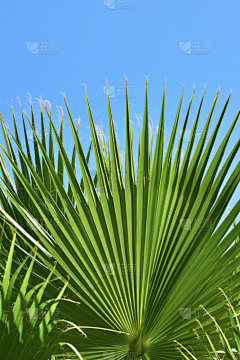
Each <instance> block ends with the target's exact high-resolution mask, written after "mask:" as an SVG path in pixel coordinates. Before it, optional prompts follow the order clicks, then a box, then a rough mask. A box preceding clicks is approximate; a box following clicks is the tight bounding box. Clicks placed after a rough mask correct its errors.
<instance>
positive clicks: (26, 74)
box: [0, 0, 240, 203]
mask: <svg viewBox="0 0 240 360" xmlns="http://www.w3.org/2000/svg"><path fill="white" fill-rule="evenodd" d="M114 7H115V9H114ZM238 9H239V2H238V1H235V0H231V1H227V0H224V1H218V2H216V1H205V0H202V1H196V0H195V1H184V2H179V1H165V2H163V1H156V0H155V1H140V0H136V1H117V0H116V1H115V3H114V1H113V0H104V1H103V0H98V1H97V0H95V1H93V0H88V1H72V0H70V1H62V0H60V1H48V2H47V1H41V2H36V1H28V0H25V1H21V2H20V1H10V2H4V3H2V5H1V14H0V48H1V59H0V84H1V86H0V111H1V112H2V114H3V117H4V119H5V121H6V122H8V123H9V124H10V127H11V122H10V121H11V108H10V102H11V100H12V102H13V106H14V109H15V112H16V115H17V118H18V120H19V129H20V133H21V131H22V130H21V121H20V120H21V118H20V113H19V105H18V100H17V99H18V98H20V100H21V103H22V105H23V108H24V109H26V110H27V111H28V109H29V98H28V94H30V95H31V97H32V99H33V104H34V108H35V109H36V112H38V101H37V100H36V99H37V98H40V97H42V98H43V100H50V102H51V104H52V111H53V115H54V120H55V122H56V124H57V122H58V118H57V106H63V96H62V94H61V92H64V93H65V94H66V98H67V101H68V104H69V107H70V110H71V113H72V116H73V118H74V119H77V118H78V117H80V118H81V128H80V131H81V137H82V141H83V145H84V149H85V150H86V149H87V146H88V144H89V137H90V130H89V127H88V118H87V112H86V103H85V97H84V86H83V85H81V83H83V84H87V92H88V96H89V101H90V105H91V107H92V112H93V116H94V121H95V122H96V123H97V124H101V123H103V130H104V132H105V133H106V135H107V133H108V129H107V107H106V96H105V94H104V85H105V80H104V78H107V79H108V83H109V86H112V87H113V88H112V91H113V93H112V99H111V104H112V110H113V117H114V120H115V122H116V124H117V126H118V131H119V139H120V147H121V150H122V151H124V116H125V101H124V90H122V89H123V88H122V87H123V86H124V84H125V77H124V75H126V76H127V77H128V83H129V87H131V95H132V97H131V99H130V114H131V120H132V121H133V123H134V131H136V136H135V141H134V144H135V146H134V148H135V154H136V150H137V141H138V139H137V134H138V126H137V117H136V115H137V116H141V115H142V112H143V101H144V91H145V77H144V75H150V76H149V107H150V111H149V116H150V117H151V119H152V121H153V125H154V127H155V132H156V126H157V125H158V121H159V112H160V108H161V97H162V91H163V86H164V80H165V79H168V82H167V89H166V131H167V133H168V134H169V132H170V131H171V128H172V124H173V123H172V120H173V119H174V117H175V113H176V109H177V104H178V101H179V96H180V93H181V89H182V84H183V83H184V84H186V88H185V94H184V102H183V108H182V115H181V120H180V125H182V124H183V121H184V113H185V112H186V109H187V106H188V103H189V100H190V97H191V93H192V86H193V84H195V86H196V93H195V99H194V103H193V107H192V113H191V116H190V121H189V125H188V129H189V130H190V129H191V125H192V124H193V121H194V117H195V115H196V112H197V109H198V105H199V102H200V99H201V96H202V93H203V90H204V86H205V84H206V85H207V91H206V96H205V100H204V105H203V111H202V115H201V119H200V124H199V129H202V128H203V125H204V123H205V120H206V116H207V114H208V111H209V110H210V106H211V104H212V102H213V99H214V97H215V95H216V92H217V89H218V87H219V86H220V87H221V91H220V96H219V101H218V103H217V106H216V110H215V115H214V117H213V120H212V125H211V129H212V128H213V126H214V124H215V123H216V121H217V118H218V116H219V114H220V111H221V110H222V107H223V104H224V102H225V100H226V99H227V96H228V95H229V93H230V89H232V90H233V93H232V98H231V101H230V105H229V108H228V110H227V112H226V115H225V118H224V121H223V124H222V127H221V130H220V132H219V140H218V142H217V143H216V144H217V145H218V144H219V143H220V141H221V140H222V138H223V136H224V135H225V134H226V131H227V129H228V127H229V125H230V123H231V122H232V120H233V118H234V115H235V114H236V113H237V111H238V109H239V107H240V87H239V83H240V63H239V58H240V44H239V33H240V21H239V11H238ZM186 42H187V43H188V44H183V43H186ZM31 43H35V44H31ZM36 43H38V44H36ZM189 43H191V44H189ZM180 47H181V49H180ZM190 52H191V54H190ZM143 74H144V75H143ZM114 96H115V97H114ZM135 114H136V115H135ZM64 119H65V135H64V140H65V143H66V144H67V146H69V151H70V149H71V141H70V136H69V134H70V133H69V127H68V122H67V116H66V111H65V108H64ZM76 122H77V120H76ZM150 123H151V120H150ZM180 129H181V127H180V128H179V130H180ZM239 133H240V125H239V124H238V125H237V126H236V128H235V132H234V134H233V135H232V139H231V143H230V145H229V147H228V151H227V154H228V153H229V150H230V149H231V148H232V146H233V144H234V143H235V142H236V140H237V138H238V137H239ZM166 135H167V134H166ZM0 140H1V142H2V140H3V139H2V137H1V138H0ZM237 158H238V160H235V163H234V164H235V165H236V162H237V161H239V155H238V157H237ZM136 160H137V159H136ZM92 164H93V162H92ZM92 166H94V165H92ZM239 193H240V191H239V188H238V190H237V191H236V197H237V198H239ZM236 197H235V201H236ZM235 201H233V203H234V202H235Z"/></svg>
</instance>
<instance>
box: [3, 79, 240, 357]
mask: <svg viewBox="0 0 240 360" xmlns="http://www.w3.org/2000/svg"><path fill="white" fill-rule="evenodd" d="M126 93H127V88H126ZM218 95H219V92H218V93H217V95H216V97H215V99H214V102H213V105H212V108H211V109H210V112H209V116H208V118H207V121H206V124H205V127H204V131H203V134H204V135H203V136H201V138H200V139H199V141H198V143H197V146H196V148H195V150H194V152H193V149H194V140H195V134H196V129H197V126H198V122H199V118H200V114H201V107H202V103H203V101H204V97H205V92H204V95H203V97H202V99H201V103H200V106H199V110H198V113H197V116H196V119H195V122H194V125H193V129H192V133H191V136H190V140H189V143H188V146H187V149H186V152H185V155H184V158H183V160H182V162H181V153H182V145H183V137H184V131H185V130H186V127H187V123H188V119H189V115H190V111H191V106H192V103H193V100H194V93H193V95H192V98H191V101H190V104H189V107H188V111H187V114H186V117H185V121H184V125H183V131H182V133H181V136H180V140H179V142H178V147H177V151H176V154H175V156H174V154H173V147H174V143H175V141H176V134H177V129H178V122H179V117H180V112H181V105H182V101H183V91H182V93H181V96H180V100H179V104H178V108H177V113H176V117H175V122H174V125H173V129H172V133H171V136H170V141H169V144H168V148H167V151H166V154H165V156H164V117H165V88H164V92H163V100H162V110H161V115H160V123H159V127H158V133H157V139H156V146H155V149H154V152H153V155H152V151H153V149H152V136H151V140H150V146H149V133H148V126H149V125H148V87H147V86H146V91H145V105H144V116H143V123H142V127H141V129H140V138H139V152H138V169H137V176H136V175H135V171H134V156H133V135H132V132H131V127H130V112H129V103H128V95H127V96H126V127H125V172H123V166H122V161H121V157H120V150H119V144H118V139H117V134H116V131H115V127H114V123H113V118H112V112H111V106H110V99H109V96H108V97H107V107H108V123H109V144H108V146H107V145H106V141H105V138H104V136H103V135H102V134H98V132H97V130H96V127H95V125H94V121H93V117H92V113H91V109H90V105H89V101H88V97H87V94H86V102H87V110H88V115H89V122H90V129H91V136H92V148H93V151H94V157H95V165H96V170H97V174H96V176H95V178H93V177H92V174H91V170H90V168H89V165H88V160H89V154H88V156H87V157H85V155H84V152H83V148H82V144H81V141H80V139H79V137H78V129H76V128H75V126H74V123H73V120H72V117H71V114H70V111H69V108H68V106H67V102H66V99H65V97H64V100H65V104H66V110H67V114H68V118H69V122H70V126H71V131H72V136H73V140H74V149H73V153H72V159H69V158H68V156H67V153H66V149H65V148H64V145H63V132H62V129H61V128H60V133H58V131H57V129H56V127H55V125H54V123H53V121H52V116H51V111H50V109H49V110H48V109H47V107H45V108H46V112H47V115H48V118H49V127H50V133H51V134H52V135H51V136H50V140H49V152H48V153H47V147H46V143H45V141H41V139H39V137H38V136H37V133H36V131H35V125H34V120H33V119H34V114H33V110H32V121H29V125H30V126H31V128H32V131H33V133H34V139H35V141H34V144H35V146H34V154H35V159H36V160H35V162H36V164H33V162H32V160H31V157H30V154H29V152H27V154H25V153H24V151H23V149H22V147H21V145H20V142H19V138H18V137H17V136H16V134H15V136H14V135H13V134H11V133H10V134H11V136H12V139H13V140H10V136H9V135H8V132H7V131H5V139H6V140H5V142H6V150H5V149H4V148H3V147H2V151H3V153H4V155H5V156H6V158H7V160H8V161H9V163H10V165H11V167H12V169H13V172H14V177H15V178H14V179H15V183H16V189H15V188H14V186H13V185H12V181H11V178H10V176H9V174H8V172H7V170H6V165H5V163H4V160H3V157H1V158H0V164H1V172H2V185H0V187H1V193H0V200H1V204H2V209H0V210H1V212H2V213H3V214H4V216H5V217H6V223H7V224H6V225H7V229H8V231H10V232H11V231H13V229H12V226H13V225H11V224H14V226H16V227H17V228H18V229H19V234H21V241H22V242H23V243H24V244H27V245H28V246H31V247H33V246H34V241H35V242H36V241H39V242H40V246H41V247H40V246H39V252H38V255H37V257H38V259H39V261H40V262H41V263H42V264H44V265H45V266H46V267H48V268H52V266H53V261H54V260H56V261H57V262H58V268H57V269H56V270H55V274H56V275H57V276H58V277H59V278H61V279H62V281H63V282H65V281H66V275H65V274H66V273H68V274H69V276H70V277H71V283H69V285H68V290H69V294H70V296H71V297H72V299H73V300H74V301H80V302H81V306H80V307H79V311H77V312H74V311H72V309H71V307H69V306H67V305H63V307H64V311H65V316H66V319H67V320H68V321H71V322H74V323H77V324H78V325H81V328H82V327H84V326H89V327H90V328H89V330H88V338H87V339H84V338H82V337H79V336H78V335H75V333H74V334H73V333H72V332H68V333H66V334H65V337H64V341H66V342H68V343H71V344H73V345H74V346H75V347H76V348H77V349H78V350H79V351H80V350H81V353H82V355H83V357H84V358H86V359H100V358H102V357H103V356H106V358H108V356H115V358H116V359H124V358H129V356H135V358H139V359H140V358H141V359H143V358H144V359H152V360H156V359H164V360H166V359H177V358H179V356H180V355H179V353H178V352H176V351H175V345H174V343H173V341H174V340H175V339H177V340H178V341H179V342H180V343H181V344H182V345H183V346H186V345H189V344H190V345H191V346H192V347H193V348H194V349H196V354H197V355H196V356H198V354H200V355H201V349H200V348H199V345H198V340H197V339H196V337H195V336H194V334H193V333H192V328H193V327H194V326H195V325H194V324H195V318H194V313H195V311H196V309H198V306H199V304H200V303H203V302H204V304H206V307H208V308H209V307H211V309H212V311H217V312H220V314H221V317H222V319H223V320H222V321H223V322H227V315H226V313H225V312H224V310H222V308H221V307H219V297H218V295H217V294H216V288H217V287H220V286H222V287H224V288H225V289H226V292H227V293H229V294H230V293H231V296H233V297H236V295H237V294H238V292H239V273H236V274H235V275H234V276H233V273H234V272H235V271H236V269H237V266H238V258H237V255H238V254H239V249H238V246H237V243H236V244H235V245H233V246H232V247H230V246H231V245H232V244H233V242H234V240H235V239H236V238H238V236H239V230H240V225H239V223H236V224H235V226H234V228H233V229H231V225H232V223H233V221H234V220H235V219H236V217H237V215H238V213H239V210H240V201H238V202H236V205H235V206H234V207H233V208H232V210H231V212H230V213H229V214H228V216H227V217H226V218H225V219H224V221H223V222H221V224H220V220H221V217H222V215H223V213H224V211H225V209H226V208H227V206H228V203H229V201H230V199H231V198H232V196H233V194H234V192H235V189H236V187H237V186H238V184H239V179H240V164H237V165H236V166H235V169H234V170H233V171H232V173H231V174H230V175H229V176H227V175H228V170H229V168H230V166H231V165H232V164H233V161H234V159H235V156H236V154H237V152H238V150H239V146H240V140H238V141H237V142H236V144H235V145H234V146H233V148H232V151H231V152H230V154H229V156H228V158H227V160H226V161H225V162H224V164H223V165H222V166H221V167H220V164H221V161H222V159H223V156H224V153H225V150H226V146H227V144H228V142H229V139H230V136H231V134H232V132H233V131H234V127H235V125H236V122H237V120H238V117H239V114H240V112H238V113H237V115H236V117H235V119H234V121H233V123H232V124H231V126H230V128H229V130H228V132H227V133H226V135H225V137H224V139H223V141H222V143H221V144H220V146H219V147H218V149H217V151H216V153H215V155H214V156H213V158H212V160H211V161H210V156H211V154H212V149H213V146H214V144H215V140H216V137H217V134H218V131H219V127H220V125H221V122H222V120H223V117H224V114H225V111H226V109H227V105H228V103H229V100H230V96H229V98H228V99H227V101H226V104H225V105H224V108H223V110H222V113H221V115H220V117H219V120H218V122H217V123H216V126H215V129H214V131H213V133H212V136H211V138H210V140H209V141H208V143H207V142H206V140H207V134H208V130H209V125H210V122H211V118H212V114H213V111H214V108H215V105H216V102H217V99H218ZM41 119H42V124H43V122H44V120H43V119H44V115H43V112H42V111H41ZM1 123H2V128H3V129H5V128H4V123H3V120H1ZM42 128H43V125H42ZM53 136H54V138H55V140H56V144H57V148H58V165H57V168H56V166H55V163H56V161H55V160H56V156H55V155H54V148H53ZM11 141H14V142H15V144H16V145H17V148H18V151H19V156H20V158H21V163H23V164H24V165H22V166H23V167H24V169H25V171H21V170H20V169H19V166H18V164H17V163H16V161H15V158H14V156H13V154H12V151H11V148H12V147H11V146H10V145H11ZM90 146H91V145H90ZM107 148H108V150H107ZM89 151H90V150H89ZM40 154H41V155H40ZM76 157H77V159H76ZM1 159H2V160H1ZM41 159H42V162H41ZM77 160H78V163H79V165H80V169H81V175H82V181H81V183H80V184H79V182H78V180H77V177H76V163H75V161H77ZM41 164H42V165H41ZM37 166H39V167H40V169H37ZM26 169H28V170H27V171H28V172H29V176H28V175H26V173H27V171H26ZM63 172H65V173H66V175H67V179H68V184H67V185H68V189H67V190H65V187H66V186H65V185H64V181H63V179H64V178H63V176H62V174H63ZM97 185H98V187H99V192H100V195H99V193H98V190H97ZM33 187H34V188H35V189H36V191H35V190H34V188H33ZM20 188H21V189H22V191H23V190H24V191H25V193H27V195H28V197H29V201H28V200H27V196H26V197H25V198H21V197H20V196H19V189H20ZM34 219H35V220H34ZM36 219H43V221H44V224H47V225H46V226H42V225H41V223H39V220H38V221H36ZM51 219H52V220H55V221H57V226H53V225H52V223H51ZM26 221H27V222H30V224H32V227H33V230H29V231H28V233H29V234H28V235H26V233H25V232H26ZM44 249H45V250H44ZM53 259H54V260H53ZM36 266H38V265H36ZM39 266H40V265H39ZM39 269H41V267H39ZM40 271H43V270H40ZM230 279H231V281H230ZM184 309H185V310H184ZM186 309H188V310H187V315H186ZM198 328H200V324H199V325H198ZM101 329H108V330H109V329H110V330H112V331H107V332H105V330H101ZM109 359H110V357H109Z"/></svg>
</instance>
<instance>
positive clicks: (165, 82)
mask: <svg viewBox="0 0 240 360" xmlns="http://www.w3.org/2000/svg"><path fill="white" fill-rule="evenodd" d="M166 86H167V80H165V84H164V89H166Z"/></svg>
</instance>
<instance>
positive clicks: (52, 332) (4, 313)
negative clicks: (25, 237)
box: [0, 230, 84, 360]
mask: <svg viewBox="0 0 240 360" xmlns="http://www.w3.org/2000/svg"><path fill="white" fill-rule="evenodd" d="M15 242H16V230H15V232H14V236H13V240H12V242H11V247H10V250H9V253H3V252H1V256H0V260H1V269H0V274H1V293H0V358H1V359H3V360H13V359H18V360H22V359H25V360H32V359H36V360H38V359H39V360H40V359H41V360H43V359H45V360H48V359H50V358H51V356H52V355H55V354H56V353H59V354H62V356H63V351H64V350H63V349H64V347H66V345H68V347H70V348H71V349H72V355H73V354H75V355H77V356H78V357H77V358H78V359H82V357H81V355H80V354H79V352H78V351H77V350H76V348H75V347H74V346H72V345H70V344H66V343H65V342H63V341H61V342H60V337H61V335H62V333H63V332H64V331H66V330H70V328H69V327H68V328H66V326H65V327H63V326H62V325H63V323H64V322H65V323H67V324H68V325H69V323H68V322H67V321H65V320H60V319H53V316H54V312H55V311H56V309H57V306H58V304H59V301H60V300H61V298H62V297H63V294H64V292H65V290H66V287H67V285H68V282H67V283H66V284H65V285H64V286H63V288H62V290H61V291H60V293H59V294H58V296H57V297H56V299H52V300H50V299H48V300H47V301H44V302H43V301H42V299H43V297H44V293H45V291H46V288H47V286H48V285H49V283H50V279H51V277H52V275H53V273H54V270H55V267H56V264H55V266H54V267H53V269H52V270H51V272H50V273H49V275H48V277H47V278H46V279H45V281H44V282H41V283H39V282H38V284H37V285H35V286H31V285H30V280H31V277H32V269H33V265H34V262H35V258H36V254H37V252H36V251H35V254H34V256H31V255H30V256H31V258H32V260H31V262H30V265H29V267H26V266H27V263H28V259H29V257H26V258H25V259H24V261H22V262H21V263H20V264H19V266H17V267H16V266H14V263H13V253H14V247H15ZM4 255H5V256H7V260H5V259H6V258H5V257H4ZM15 263H16V262H15ZM15 265H16V264H15ZM12 271H13V274H11V273H12ZM24 272H25V274H24ZM29 286H30V287H29ZM46 306H48V309H47V308H46ZM45 309H47V310H45ZM42 314H43V315H42ZM72 325H73V327H74V328H75V329H77V330H79V331H80V332H81V333H82V334H84V333H83V331H82V330H81V329H80V328H78V327H77V326H76V325H74V324H72ZM57 326H58V329H57Z"/></svg>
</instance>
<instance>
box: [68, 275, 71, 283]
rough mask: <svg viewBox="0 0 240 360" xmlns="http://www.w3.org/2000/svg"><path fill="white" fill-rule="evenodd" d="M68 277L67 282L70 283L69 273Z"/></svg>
mask: <svg viewBox="0 0 240 360" xmlns="http://www.w3.org/2000/svg"><path fill="white" fill-rule="evenodd" d="M67 277H68V280H67V283H69V281H70V276H69V275H68V276H67Z"/></svg>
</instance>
